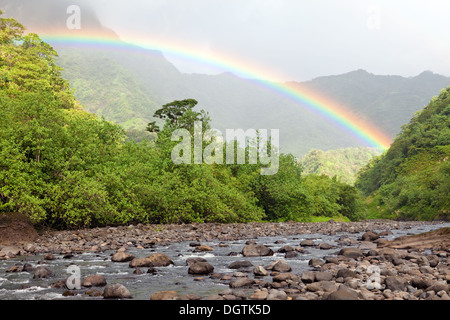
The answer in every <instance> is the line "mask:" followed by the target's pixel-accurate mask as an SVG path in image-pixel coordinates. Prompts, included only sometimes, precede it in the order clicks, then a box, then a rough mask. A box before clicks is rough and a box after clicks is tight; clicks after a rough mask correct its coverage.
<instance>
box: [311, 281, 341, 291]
mask: <svg viewBox="0 0 450 320" xmlns="http://www.w3.org/2000/svg"><path fill="white" fill-rule="evenodd" d="M306 290H309V291H312V292H317V291H324V292H334V291H336V290H337V286H336V283H335V282H334V281H318V282H313V283H308V284H307V285H306Z"/></svg>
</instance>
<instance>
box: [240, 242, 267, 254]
mask: <svg viewBox="0 0 450 320" xmlns="http://www.w3.org/2000/svg"><path fill="white" fill-rule="evenodd" d="M242 255H243V256H244V257H260V256H272V255H273V251H272V249H270V248H269V247H267V246H265V245H262V244H250V245H247V246H245V247H244V249H242Z"/></svg>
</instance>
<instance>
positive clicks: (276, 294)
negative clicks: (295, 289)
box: [266, 289, 287, 300]
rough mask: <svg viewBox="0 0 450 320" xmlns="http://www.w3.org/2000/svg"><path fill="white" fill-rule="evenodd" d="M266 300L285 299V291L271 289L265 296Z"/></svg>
mask: <svg viewBox="0 0 450 320" xmlns="http://www.w3.org/2000/svg"><path fill="white" fill-rule="evenodd" d="M266 299H267V300H287V294H286V292H284V291H282V290H276V289H271V290H270V291H269V294H268V296H267V298H266Z"/></svg>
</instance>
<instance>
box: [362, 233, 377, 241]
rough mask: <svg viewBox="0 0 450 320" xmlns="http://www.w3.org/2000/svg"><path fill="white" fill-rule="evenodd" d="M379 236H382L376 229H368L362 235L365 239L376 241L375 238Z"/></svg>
mask: <svg viewBox="0 0 450 320" xmlns="http://www.w3.org/2000/svg"><path fill="white" fill-rule="evenodd" d="M379 238H380V236H379V235H378V233H376V232H375V231H367V232H366V233H364V234H363V235H362V237H361V239H362V240H363V241H375V240H377V239H379Z"/></svg>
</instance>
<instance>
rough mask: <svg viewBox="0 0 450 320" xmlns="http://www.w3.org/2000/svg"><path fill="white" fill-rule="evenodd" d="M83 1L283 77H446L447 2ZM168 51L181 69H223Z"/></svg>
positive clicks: (125, 24)
mask: <svg viewBox="0 0 450 320" xmlns="http://www.w3.org/2000/svg"><path fill="white" fill-rule="evenodd" d="M0 1H1V0H0ZM55 1H56V0H55ZM61 1H63V0H61ZM78 1H82V0H78ZM86 1H87V0H86ZM88 3H89V4H90V5H91V6H92V7H93V8H94V9H95V11H96V13H97V16H98V18H99V19H100V21H101V22H102V24H103V25H105V26H106V27H109V28H110V29H113V30H114V31H116V33H118V34H119V35H120V36H121V38H122V39H123V40H127V39H131V38H130V36H129V35H133V34H139V35H140V37H141V38H142V35H145V37H149V39H150V38H152V37H153V38H154V37H158V38H161V39H164V40H165V41H166V42H168V43H173V44H178V43H189V45H190V46H192V47H195V48H196V50H197V51H199V52H203V53H205V54H209V55H225V56H233V57H238V58H239V59H240V60H243V61H249V62H251V63H252V64H254V65H257V66H260V68H261V69H265V70H272V71H273V72H274V73H276V74H278V75H281V77H282V78H283V80H298V81H304V80H310V79H312V78H315V77H318V76H325V75H332V74H341V73H345V72H349V71H353V70H356V69H365V70H367V71H369V72H371V73H375V74H396V75H402V76H415V75H418V74H419V73H421V72H422V71H425V70H430V71H433V72H435V73H439V74H443V75H446V76H450V32H449V31H450V19H449V16H450V1H448V0H408V1H406V0H395V1H393V0H314V1H311V0H89V1H88ZM49 10H51V8H49ZM167 57H168V58H169V60H171V61H172V62H173V63H175V65H176V66H177V67H178V68H179V69H180V70H181V71H183V72H201V73H204V72H210V73H218V72H223V71H227V70H217V69H214V68H212V67H211V66H208V65H205V64H199V63H192V62H189V61H188V60H186V59H180V58H177V57H174V56H169V55H167ZM277 80H280V79H277Z"/></svg>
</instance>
